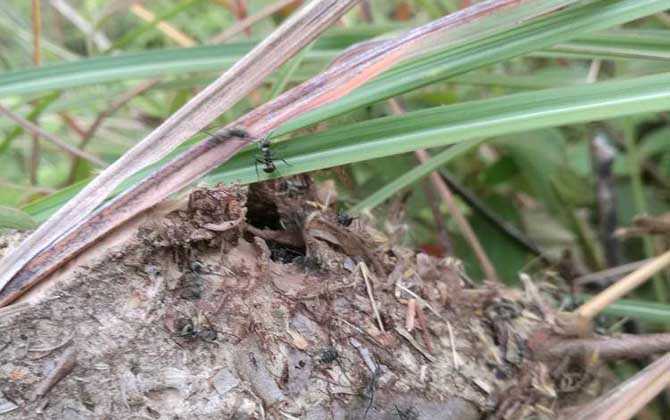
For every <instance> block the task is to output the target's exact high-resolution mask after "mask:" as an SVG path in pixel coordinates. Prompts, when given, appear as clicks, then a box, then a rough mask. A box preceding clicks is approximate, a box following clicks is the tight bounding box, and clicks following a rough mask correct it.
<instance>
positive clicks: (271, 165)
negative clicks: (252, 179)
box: [255, 136, 290, 176]
mask: <svg viewBox="0 0 670 420" xmlns="http://www.w3.org/2000/svg"><path fill="white" fill-rule="evenodd" d="M258 147H259V149H260V155H261V156H260V157H256V162H255V165H256V176H258V164H259V163H260V164H261V165H263V172H265V173H266V174H271V173H273V172H274V171H276V170H277V165H275V162H274V160H275V159H276V155H275V153H274V152H273V151H272V149H270V138H269V136H266V137H264V138H262V139H261V140H260V141H259V143H258ZM279 159H280V160H281V161H282V162H284V163H285V164H287V165H289V163H288V162H287V161H285V160H284V159H283V158H281V157H280V158H279ZM289 166H290V165H289Z"/></svg>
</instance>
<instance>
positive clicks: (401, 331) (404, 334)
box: [395, 327, 435, 363]
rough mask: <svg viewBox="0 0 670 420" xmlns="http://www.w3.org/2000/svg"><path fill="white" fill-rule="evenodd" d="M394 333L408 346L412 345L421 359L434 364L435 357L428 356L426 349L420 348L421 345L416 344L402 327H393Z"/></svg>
mask: <svg viewBox="0 0 670 420" xmlns="http://www.w3.org/2000/svg"><path fill="white" fill-rule="evenodd" d="M395 331H396V332H397V333H398V334H399V335H400V336H401V337H402V338H404V339H405V340H407V341H408V342H409V344H411V345H412V347H414V348H415V349H416V350H417V351H418V352H419V353H421V355H423V357H425V358H426V360H428V361H429V362H431V363H435V356H433V355H432V354H430V353H429V352H428V351H427V350H426V349H424V348H423V346H421V344H419V343H417V341H416V340H415V339H414V337H412V334H410V333H409V332H408V331H407V330H406V329H404V328H402V327H395Z"/></svg>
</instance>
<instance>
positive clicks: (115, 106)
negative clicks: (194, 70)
mask: <svg viewBox="0 0 670 420" xmlns="http://www.w3.org/2000/svg"><path fill="white" fill-rule="evenodd" d="M159 82H160V80H148V81H145V82H142V83H140V84H139V85H137V86H135V87H134V88H133V89H131V90H130V91H128V92H126V93H125V94H124V95H122V96H121V97H120V98H118V99H116V100H114V101H113V102H112V104H111V105H110V106H109V108H107V109H105V110H104V111H102V112H101V113H100V114H98V116H97V118H96V119H95V121H93V123H92V124H91V126H90V127H89V128H88V130H86V131H85V132H84V133H83V135H82V136H81V140H80V142H79V145H78V146H77V148H78V149H79V150H84V149H85V148H86V146H87V145H88V143H89V142H90V141H91V140H92V139H93V136H95V133H96V132H97V131H98V129H99V128H100V126H101V125H102V123H103V122H104V121H105V120H106V119H107V118H109V116H110V115H112V114H114V113H115V112H116V111H118V110H119V109H120V108H121V107H123V106H124V105H126V104H127V103H128V102H130V101H131V100H133V98H135V97H137V96H139V95H141V94H143V93H144V92H146V91H147V90H149V89H151V88H152V87H154V86H156V85H157V84H158V83H159ZM80 162H81V160H80V158H79V157H76V158H75V159H73V161H72V164H71V165H70V174H69V175H68V178H67V183H66V185H70V184H72V183H73V182H74V178H75V176H76V173H77V167H78V166H79V164H80Z"/></svg>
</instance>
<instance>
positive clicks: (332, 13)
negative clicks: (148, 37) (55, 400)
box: [0, 0, 358, 290]
mask: <svg viewBox="0 0 670 420" xmlns="http://www.w3.org/2000/svg"><path fill="white" fill-rule="evenodd" d="M357 1H358V0H318V1H314V2H312V3H309V4H308V5H307V6H305V7H304V8H302V9H300V10H299V11H298V12H296V13H295V14H294V15H292V16H291V17H290V18H288V19H287V21H286V22H285V23H284V24H282V25H281V26H280V27H279V28H278V29H277V30H276V31H275V32H273V33H272V34H271V35H270V36H268V37H267V38H266V39H265V40H264V41H262V42H261V43H260V44H259V45H257V46H256V47H255V48H254V49H253V50H252V51H251V52H249V54H247V55H246V56H245V57H243V58H242V59H241V60H240V61H238V62H237V63H236V64H235V65H234V66H233V67H231V68H230V69H229V70H228V71H226V72H225V73H224V74H223V75H222V76H221V77H219V78H218V79H217V80H216V81H214V82H213V83H212V84H211V85H209V86H208V87H207V88H205V89H204V90H203V91H201V92H200V93H199V94H198V95H196V96H195V97H194V98H193V99H191V100H190V101H189V102H188V103H187V104H186V105H184V106H183V107H182V108H181V109H180V110H179V111H177V112H176V113H175V114H173V115H172V116H171V117H170V118H168V119H167V120H166V121H165V122H164V123H163V124H161V125H160V126H159V127H158V128H156V129H155V130H154V131H153V132H151V133H150V134H149V135H148V136H147V137H145V138H144V139H143V140H142V141H141V142H139V143H138V144H137V145H136V146H134V147H133V148H132V149H130V150H129V151H128V152H126V154H124V155H123V156H122V157H121V158H119V160H117V161H116V162H114V164H112V165H111V166H109V167H108V168H107V169H106V170H105V171H103V172H102V173H101V174H100V175H98V176H97V177H96V178H95V179H94V180H93V181H91V183H89V184H88V185H87V186H86V188H84V189H83V190H82V191H81V192H80V193H79V194H77V196H76V197H74V198H73V199H72V200H70V201H69V202H68V203H67V204H66V205H65V206H63V207H62V208H61V209H60V210H59V211H58V212H57V213H56V214H54V215H53V216H52V217H51V218H50V219H49V220H47V221H46V222H45V223H44V224H42V226H40V227H39V228H38V229H37V230H36V231H35V232H34V233H33V234H32V235H30V237H28V238H27V239H26V240H25V241H24V242H23V243H22V244H21V246H20V247H19V248H18V249H16V250H15V251H14V252H12V253H11V254H9V255H8V256H6V257H5V258H4V259H3V260H2V261H0V290H2V289H3V288H4V287H5V286H6V285H7V283H8V282H9V281H10V280H11V278H12V277H13V276H14V275H15V274H16V273H17V272H18V271H19V270H20V269H21V268H22V267H23V266H24V265H25V264H26V263H27V262H28V261H30V260H31V259H32V258H33V257H35V256H36V255H37V254H38V253H39V252H40V251H41V250H43V249H44V248H45V247H47V246H49V245H50V244H52V243H53V242H54V241H55V240H56V239H58V238H59V237H61V236H63V235H64V234H65V233H66V232H67V231H69V230H71V229H73V228H74V227H75V226H77V225H78V224H80V223H81V222H83V221H84V220H85V219H86V217H87V216H88V215H89V214H90V213H91V212H92V211H93V210H94V209H95V208H96V207H97V206H98V205H100V204H101V203H102V202H103V201H104V199H105V198H106V197H107V196H108V195H109V194H110V193H111V192H112V191H114V189H115V188H116V187H117V186H118V185H120V184H121V182H123V181H124V180H125V179H127V178H128V177H129V176H130V175H132V174H133V173H135V172H137V171H138V170H140V169H142V168H144V167H146V166H147V165H149V164H151V163H154V162H156V161H158V160H160V159H161V158H163V157H165V156H166V155H167V154H168V153H169V152H170V151H172V150H173V149H174V148H175V147H176V146H178V145H179V144H181V143H182V142H183V141H184V140H186V139H188V138H189V137H192V136H193V135H194V134H196V133H197V132H198V131H199V130H201V129H202V128H203V127H205V126H206V125H207V124H209V123H210V122H211V121H212V120H213V119H214V118H216V117H217V116H219V115H221V114H222V113H223V112H225V111H226V110H227V109H229V108H230V107H231V106H232V105H234V104H235V103H236V102H238V101H239V100H240V99H242V98H244V97H245V96H246V95H247V94H248V93H249V92H251V91H252V90H253V89H254V88H256V87H257V86H258V85H259V84H260V83H261V82H262V81H263V80H264V79H265V78H266V77H267V76H268V75H269V74H270V73H272V72H273V71H274V70H275V69H277V68H278V67H279V66H281V65H282V64H283V63H284V62H285V61H286V60H288V59H289V58H291V57H292V56H293V55H294V54H295V53H297V52H298V51H299V50H300V49H301V48H303V47H304V46H305V45H307V44H308V43H310V42H311V41H313V40H314V39H315V38H316V37H317V36H318V35H319V34H320V33H321V32H323V31H324V30H325V29H326V28H327V27H329V26H330V24H332V23H333V22H334V21H336V20H337V19H338V18H339V17H340V16H342V15H343V14H344V13H345V12H346V11H347V10H348V9H349V8H351V7H352V6H353V5H355V4H356V3H357Z"/></svg>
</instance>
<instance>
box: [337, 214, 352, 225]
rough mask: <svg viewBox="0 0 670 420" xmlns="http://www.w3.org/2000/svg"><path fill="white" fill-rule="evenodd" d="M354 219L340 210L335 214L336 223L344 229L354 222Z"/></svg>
mask: <svg viewBox="0 0 670 420" xmlns="http://www.w3.org/2000/svg"><path fill="white" fill-rule="evenodd" d="M354 219H356V217H354V216H352V215H350V214H348V213H346V212H344V211H342V210H340V211H338V212H337V223H339V224H341V225H342V226H344V227H349V226H351V222H353V221H354Z"/></svg>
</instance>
